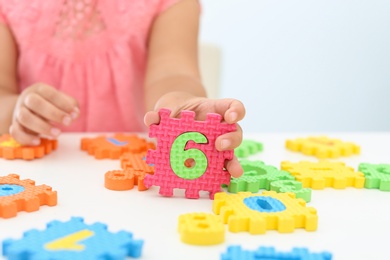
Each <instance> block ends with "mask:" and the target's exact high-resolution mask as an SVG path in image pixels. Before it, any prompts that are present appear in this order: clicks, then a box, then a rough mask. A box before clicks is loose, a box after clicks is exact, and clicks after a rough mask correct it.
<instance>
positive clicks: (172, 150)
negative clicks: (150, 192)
mask: <svg viewBox="0 0 390 260" xmlns="http://www.w3.org/2000/svg"><path fill="white" fill-rule="evenodd" d="M170 114H171V111H170V110H168V109H161V110H160V111H159V115H160V123H159V124H156V125H151V126H150V129H149V137H155V138H157V148H156V150H149V151H148V153H147V156H146V162H147V163H148V164H154V169H155V172H154V175H146V176H145V180H144V183H145V186H146V187H148V188H149V187H151V186H160V192H159V193H160V194H161V195H163V196H173V189H175V188H179V189H185V190H186V191H185V196H186V198H196V199H197V198H199V191H208V192H210V199H213V198H214V194H215V193H216V192H219V191H221V185H222V184H226V185H228V184H229V183H230V174H229V172H228V171H227V170H226V169H225V168H224V163H225V161H226V160H231V159H232V158H233V155H234V154H233V150H228V151H223V152H220V151H217V149H216V148H215V140H216V139H217V137H218V136H220V135H222V134H225V133H228V132H232V131H235V130H236V125H235V124H227V123H222V122H221V121H222V116H221V115H218V114H212V113H210V114H207V116H206V120H205V121H196V120H195V112H192V111H182V112H181V114H180V118H171V117H170ZM199 140H202V141H199ZM192 155H194V156H192ZM188 159H192V160H193V161H194V163H193V164H191V163H189V164H188V161H187V160H188Z"/></svg>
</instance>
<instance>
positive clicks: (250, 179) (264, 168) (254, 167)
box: [228, 160, 295, 193]
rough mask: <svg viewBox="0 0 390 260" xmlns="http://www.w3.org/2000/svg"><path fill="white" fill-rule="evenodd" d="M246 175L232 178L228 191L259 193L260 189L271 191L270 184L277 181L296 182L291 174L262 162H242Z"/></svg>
mask: <svg viewBox="0 0 390 260" xmlns="http://www.w3.org/2000/svg"><path fill="white" fill-rule="evenodd" d="M240 163H241V166H242V168H243V169H244V174H243V175H242V176H241V177H240V178H233V177H232V178H231V180H230V184H229V185H228V191H229V192H231V193H237V192H240V191H250V192H258V191H259V190H260V189H265V190H270V183H271V182H273V181H277V180H294V179H295V178H294V176H292V175H291V174H290V173H289V172H286V171H281V170H279V169H277V168H276V167H274V166H271V165H266V164H265V163H264V162H262V161H249V160H240Z"/></svg>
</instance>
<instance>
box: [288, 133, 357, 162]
mask: <svg viewBox="0 0 390 260" xmlns="http://www.w3.org/2000/svg"><path fill="white" fill-rule="evenodd" d="M286 148H287V149H289V150H291V151H294V152H302V153H303V154H305V155H313V156H316V157H318V158H338V157H341V156H351V155H353V154H359V153H360V146H358V145H356V144H354V143H350V142H343V141H341V140H339V139H331V138H328V137H326V136H318V137H314V136H313V137H308V138H297V139H295V140H287V141H286Z"/></svg>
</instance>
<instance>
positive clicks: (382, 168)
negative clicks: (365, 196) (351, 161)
mask: <svg viewBox="0 0 390 260" xmlns="http://www.w3.org/2000/svg"><path fill="white" fill-rule="evenodd" d="M359 171H360V172H362V173H363V174H364V177H365V178H366V180H365V183H364V187H365V188H367V189H379V190H381V191H390V164H370V163H361V164H359Z"/></svg>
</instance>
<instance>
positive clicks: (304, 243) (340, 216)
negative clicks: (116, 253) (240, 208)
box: [0, 133, 390, 260]
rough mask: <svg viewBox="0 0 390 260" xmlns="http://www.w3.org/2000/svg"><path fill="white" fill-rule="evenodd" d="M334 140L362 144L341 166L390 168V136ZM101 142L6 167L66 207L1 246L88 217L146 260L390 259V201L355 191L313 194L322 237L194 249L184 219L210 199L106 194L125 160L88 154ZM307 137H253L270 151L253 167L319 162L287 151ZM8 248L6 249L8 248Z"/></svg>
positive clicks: (46, 213) (7, 223)
mask: <svg viewBox="0 0 390 260" xmlns="http://www.w3.org/2000/svg"><path fill="white" fill-rule="evenodd" d="M325 134H326V135H327V136H329V137H334V138H340V139H342V140H345V141H351V142H355V143H357V144H359V145H361V147H362V152H361V154H360V155H358V156H353V157H349V158H341V159H340V161H343V162H345V163H346V164H347V165H349V166H352V167H354V168H355V169H357V166H358V165H359V163H361V162H368V163H390V151H389V148H390V133H325ZM94 136H96V134H63V135H62V136H61V137H60V139H59V148H58V150H56V151H55V152H53V153H51V154H50V155H48V156H47V157H45V158H42V159H37V160H33V161H22V160H13V161H8V160H4V159H0V174H1V175H8V174H9V173H17V174H19V175H20V176H21V179H28V178H29V179H33V180H35V181H36V184H37V185H40V184H47V185H49V186H51V187H53V190H56V191H57V192H58V205H57V206H55V207H48V206H43V207H41V208H40V210H39V211H37V212H33V213H26V212H19V213H18V215H17V217H14V218H10V219H0V241H2V240H3V239H5V238H15V239H18V238H21V236H22V233H23V232H24V231H26V230H29V229H32V228H37V229H44V228H45V225H46V223H47V222H49V221H51V220H54V219H58V220H62V221H66V220H69V219H70V217H71V216H81V217H83V218H84V219H85V222H86V223H87V224H90V223H94V222H103V223H106V224H107V225H108V229H109V230H110V231H112V232H116V231H119V230H126V231H130V232H133V234H134V236H135V238H139V239H143V240H144V241H145V244H144V248H143V256H142V258H141V259H186V260H191V259H194V260H199V259H219V258H220V254H221V253H222V252H225V251H226V248H227V246H228V245H232V244H241V245H242V246H243V247H244V248H246V249H255V248H257V247H258V246H260V245H264V246H274V247H276V249H278V250H281V251H289V250H291V249H292V247H308V248H309V249H310V251H311V252H321V251H330V252H332V253H333V256H334V258H333V259H336V260H344V259H354V260H359V259H362V260H363V259H364V260H366V259H375V260H380V259H383V260H385V259H386V260H387V259H390V257H389V254H390V253H389V248H388V238H389V234H390V221H389V220H390V209H389V205H390V193H389V192H382V191H379V190H368V189H355V188H347V189H345V190H335V189H333V188H327V189H325V190H313V192H312V200H311V202H310V203H308V206H311V207H314V208H316V209H317V211H318V216H319V222H318V230H317V231H315V232H306V231H305V230H303V229H297V230H295V231H294V232H293V233H289V234H281V233H278V232H277V231H267V232H266V234H264V235H250V234H248V233H246V232H242V233H231V232H229V231H227V232H226V241H225V243H223V244H220V245H217V246H203V247H201V246H192V245H187V244H184V243H182V242H181V241H180V239H179V233H178V231H177V219H178V216H179V215H181V214H185V213H191V212H207V213H211V212H212V207H211V206H212V201H211V200H209V198H208V196H207V195H206V194H201V198H200V199H198V200H190V199H185V198H184V196H183V192H181V191H178V192H176V193H175V195H176V196H175V197H173V198H165V197H161V196H160V195H158V187H153V188H151V189H150V190H148V191H144V192H139V191H138V190H137V189H136V187H135V188H134V189H133V190H129V191H121V192H119V191H111V190H108V189H106V188H104V186H103V185H104V174H105V172H106V171H109V170H114V169H120V165H119V161H117V160H109V159H105V160H96V159H94V158H93V157H92V156H89V155H88V154H87V153H86V152H84V151H81V150H80V148H79V147H80V139H81V137H94ZM306 136H308V134H307V133H294V134H287V133H286V134H247V135H246V136H245V138H246V139H254V140H257V141H260V142H262V143H263V144H264V147H265V148H264V151H263V152H262V153H259V154H257V155H255V156H252V157H251V158H250V159H258V160H262V161H264V162H265V163H266V164H270V165H274V166H277V167H279V166H280V162H281V161H284V160H289V161H292V162H298V161H300V160H316V159H315V158H312V157H308V156H304V155H302V154H300V153H294V152H290V151H288V150H286V149H285V148H284V142H285V140H286V139H290V138H297V137H306ZM0 246H1V245H0Z"/></svg>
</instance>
